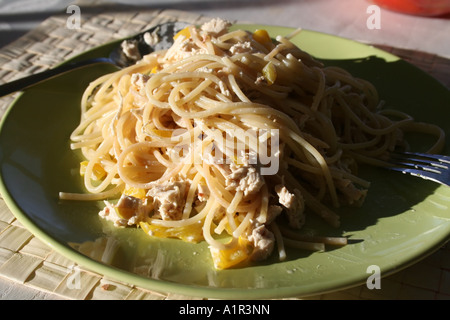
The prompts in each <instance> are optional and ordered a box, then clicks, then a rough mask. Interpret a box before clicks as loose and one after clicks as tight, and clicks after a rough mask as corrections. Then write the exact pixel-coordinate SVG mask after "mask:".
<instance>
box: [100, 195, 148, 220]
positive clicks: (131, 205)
mask: <svg viewBox="0 0 450 320" xmlns="http://www.w3.org/2000/svg"><path fill="white" fill-rule="evenodd" d="M105 204H106V206H105V208H104V209H103V210H102V211H100V212H99V215H100V217H102V218H104V219H106V220H107V221H111V222H113V223H114V226H116V227H125V226H133V225H137V224H138V223H139V222H140V221H142V219H143V218H144V217H145V216H146V213H147V209H148V207H147V205H146V203H144V202H143V201H142V200H141V199H138V198H135V197H132V196H128V195H125V194H123V195H122V196H121V197H120V199H119V201H118V202H117V204H113V203H111V202H109V201H105Z"/></svg>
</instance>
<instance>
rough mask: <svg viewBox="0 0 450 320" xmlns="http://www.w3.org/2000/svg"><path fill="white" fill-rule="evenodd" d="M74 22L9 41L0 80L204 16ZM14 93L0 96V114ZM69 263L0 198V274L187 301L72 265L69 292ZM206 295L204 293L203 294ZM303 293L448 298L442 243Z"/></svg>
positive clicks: (64, 287) (66, 291) (58, 289)
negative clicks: (346, 281) (370, 274)
mask: <svg viewBox="0 0 450 320" xmlns="http://www.w3.org/2000/svg"><path fill="white" fill-rule="evenodd" d="M81 18H82V20H81V24H82V28H81V29H78V30H71V29H69V28H67V26H66V21H67V15H66V14H61V15H55V16H52V17H50V18H48V19H47V20H45V21H44V22H43V23H42V24H40V25H39V26H38V27H37V28H36V29H34V30H32V31H31V32H29V33H28V34H26V35H24V36H23V37H21V38H20V39H18V40H17V41H15V42H13V43H11V44H10V45H8V46H6V47H4V48H2V49H0V82H7V81H11V80H13V79H16V78H19V77H23V76H25V75H28V74H32V73H35V72H38V71H40V70H44V69H47V68H49V67H51V66H53V65H55V64H57V63H59V62H61V61H64V60H66V59H68V58H70V57H71V56H74V55H77V54H79V53H81V52H83V51H85V50H87V49H89V48H92V47H94V46H97V45H99V44H102V43H105V42H108V41H110V40H113V39H119V38H122V37H125V36H128V35H132V34H134V33H137V32H139V31H141V30H145V29H146V28H149V27H150V26H153V25H155V24H158V23H161V22H164V21H169V20H171V21H174V20H183V21H187V22H192V23H202V22H204V21H207V20H209V17H204V16H201V15H196V14H192V13H186V12H181V11H174V10H149V9H147V10H142V11H139V12H137V11H136V10H117V9H114V10H113V8H107V7H106V8H96V9H91V10H87V11H84V12H83V14H82V16H81ZM380 47H381V48H382V49H384V50H386V51H390V52H392V53H394V54H396V55H398V56H400V57H402V58H404V59H405V60H407V61H409V62H411V63H413V64H415V65H417V66H419V67H420V68H422V69H424V70H425V71H426V72H429V73H430V74H432V75H433V76H435V77H436V78H437V79H439V80H440V81H442V82H443V83H444V84H445V85H447V86H448V87H450V60H447V59H444V58H441V57H438V56H435V55H431V54H427V53H423V52H416V51H409V50H401V49H396V48H391V47H386V46H380ZM14 98H15V95H14V94H13V95H10V96H7V97H4V98H1V99H0V115H2V114H3V113H4V112H5V110H6V109H7V108H8V106H9V105H10V103H11V102H12V101H13V99H14ZM73 266H74V263H73V262H72V261H70V260H68V259H66V258H65V257H63V256H61V255H60V254H58V253H57V252H55V251H54V250H52V249H51V248H50V247H49V246H47V245H46V244H44V243H42V242H41V241H40V240H39V239H37V238H35V237H34V236H33V235H32V234H31V233H30V232H29V231H28V230H26V229H25V228H24V227H23V226H22V225H21V224H20V223H19V222H18V221H17V220H16V218H15V217H14V216H13V214H12V213H11V212H10V211H9V209H8V208H7V207H6V205H5V203H4V202H3V200H1V199H0V277H4V278H6V279H10V280H12V281H14V282H15V283H18V284H20V285H23V286H28V287H31V288H35V289H38V290H41V291H44V292H49V293H53V294H56V295H58V296H60V297H61V298H66V299H81V300H82V299H86V300H87V299H190V297H185V296H180V295H177V294H169V293H160V292H151V291H149V290H145V289H142V288H139V287H136V286H134V285H130V284H126V283H120V282H117V281H115V280H113V279H107V278H105V277H104V276H102V275H100V274H96V273H93V272H90V271H88V270H84V269H82V268H80V269H79V270H78V271H79V272H80V277H81V278H82V281H83V287H82V288H81V289H80V290H70V286H68V281H70V277H71V275H72V274H73ZM204 298H208V297H204ZM308 299H356V300H358V299H359V300H363V299H450V246H449V245H446V246H444V247H443V248H441V249H439V250H438V251H437V252H435V253H434V254H432V255H431V256H429V257H428V258H426V259H424V260H422V261H421V262H419V263H417V264H415V265H413V266H412V267H409V268H407V269H405V270H403V271H401V272H399V273H396V274H394V275H392V276H390V277H387V278H383V280H382V288H381V289H377V290H370V289H368V288H367V286H365V285H363V286H359V287H355V288H351V289H347V290H343V291H339V292H334V293H329V294H323V295H319V296H314V297H308Z"/></svg>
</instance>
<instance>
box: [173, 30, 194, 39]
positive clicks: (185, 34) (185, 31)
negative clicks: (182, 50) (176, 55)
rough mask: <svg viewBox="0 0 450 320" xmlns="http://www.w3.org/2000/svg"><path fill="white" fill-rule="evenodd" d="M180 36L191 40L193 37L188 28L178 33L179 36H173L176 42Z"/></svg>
mask: <svg viewBox="0 0 450 320" xmlns="http://www.w3.org/2000/svg"><path fill="white" fill-rule="evenodd" d="M179 36H184V37H185V38H186V39H189V38H190V37H191V33H190V32H189V28H188V27H186V28H184V29H182V30H180V31H178V32H177V34H176V35H174V36H173V39H174V40H176V39H177V38H178V37H179Z"/></svg>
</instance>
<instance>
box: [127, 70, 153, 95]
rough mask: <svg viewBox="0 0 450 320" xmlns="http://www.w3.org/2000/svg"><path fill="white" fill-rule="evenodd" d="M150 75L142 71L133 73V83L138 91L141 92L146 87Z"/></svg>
mask: <svg viewBox="0 0 450 320" xmlns="http://www.w3.org/2000/svg"><path fill="white" fill-rule="evenodd" d="M148 79H150V76H148V75H146V74H142V73H133V74H132V75H131V85H132V86H133V87H134V89H136V90H137V91H138V92H141V91H142V90H143V89H144V88H145V84H146V83H147V81H148Z"/></svg>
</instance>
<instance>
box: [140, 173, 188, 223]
mask: <svg viewBox="0 0 450 320" xmlns="http://www.w3.org/2000/svg"><path fill="white" fill-rule="evenodd" d="M187 189H188V182H187V181H166V182H164V183H161V184H155V185H154V186H153V187H152V188H151V189H150V190H149V191H148V192H147V196H148V197H152V198H153V204H154V206H155V211H156V212H157V213H159V215H160V216H161V219H163V220H179V219H181V216H182V214H183V208H184V205H185V202H186V192H187Z"/></svg>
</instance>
